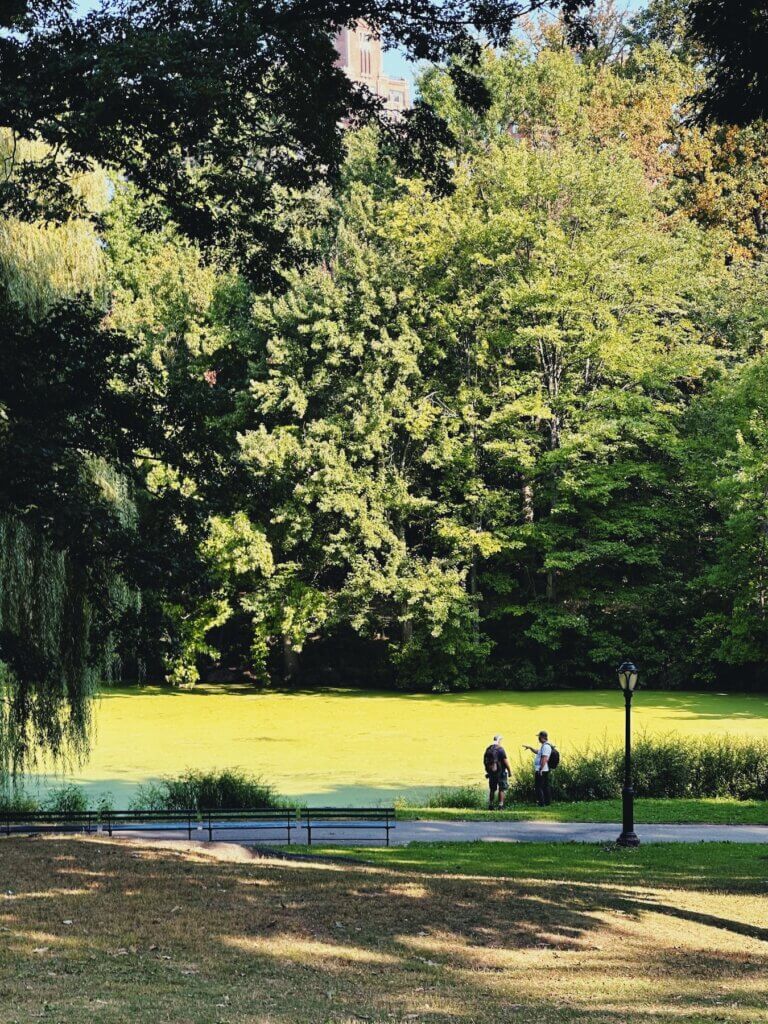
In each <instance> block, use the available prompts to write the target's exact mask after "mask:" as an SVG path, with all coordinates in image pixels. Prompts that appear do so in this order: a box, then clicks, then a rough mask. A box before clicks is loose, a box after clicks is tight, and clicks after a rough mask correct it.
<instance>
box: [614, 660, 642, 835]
mask: <svg viewBox="0 0 768 1024" xmlns="http://www.w3.org/2000/svg"><path fill="white" fill-rule="evenodd" d="M619 686H620V687H621V688H622V690H623V691H624V713H625V717H624V788H623V789H622V791H621V802H622V812H623V813H622V819H623V821H622V829H621V835H620V836H619V838H618V839H617V840H616V842H617V843H618V844H619V846H639V845H640V840H639V839H638V838H637V833H636V832H635V791H634V789H633V788H632V726H631V722H632V694H633V693H634V692H635V687H636V686H637V669H636V668H635V666H634V665H633V664H632V662H631V661H625V662H623V664H622V665H620V666H619Z"/></svg>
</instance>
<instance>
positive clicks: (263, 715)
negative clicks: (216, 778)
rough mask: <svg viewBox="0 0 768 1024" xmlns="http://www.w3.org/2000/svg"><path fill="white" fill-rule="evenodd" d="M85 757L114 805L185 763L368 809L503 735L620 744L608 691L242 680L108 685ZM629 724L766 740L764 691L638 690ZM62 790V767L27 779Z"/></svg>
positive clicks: (439, 777)
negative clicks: (444, 689) (414, 690)
mask: <svg viewBox="0 0 768 1024" xmlns="http://www.w3.org/2000/svg"><path fill="white" fill-rule="evenodd" d="M94 721H95V735H94V743H93V748H92V752H91V756H90V759H89V760H88V762H87V764H85V765H83V766H81V767H80V768H79V769H78V770H76V771H74V772H73V773H72V774H70V775H67V776H66V779H67V781H69V780H73V781H77V782H82V783H85V784H87V786H88V789H89V790H91V791H93V792H99V791H103V790H111V791H112V792H113V793H114V794H115V799H116V802H117V805H118V806H123V805H125V804H126V803H127V801H128V800H129V799H130V797H131V795H132V794H133V793H134V791H135V789H136V786H137V785H138V784H139V783H145V782H147V781H150V780H152V779H157V778H158V777H160V776H162V775H166V774H169V775H172V774H177V773H179V772H181V771H183V770H184V769H186V768H199V769H211V768H231V767H238V768H243V769H246V770H248V771H250V772H256V773H259V774H261V775H263V776H264V778H265V779H267V780H268V781H270V782H271V783H272V784H273V785H274V786H275V787H276V789H277V790H278V791H279V792H280V793H283V794H285V795H286V796H297V797H298V796H300V797H302V798H305V799H306V800H307V801H308V802H309V803H310V804H314V805H318V804H329V805H334V804H341V805H344V804H358V805H362V804H366V803H370V802H372V801H373V802H381V801H387V802H388V801H391V800H392V799H394V798H395V797H396V796H398V795H403V796H408V797H417V796H421V795H423V794H424V793H425V792H426V791H427V790H429V789H431V788H434V787H436V786H442V785H462V784H466V783H473V782H480V781H482V780H483V769H482V754H483V750H484V749H485V747H486V746H487V744H488V743H489V742H490V741H491V739H492V738H493V735H494V733H497V732H498V733H501V734H502V735H503V737H504V743H505V746H506V747H507V750H508V752H509V753H510V756H512V757H518V756H526V757H528V756H529V755H523V754H522V752H521V745H522V744H523V743H528V744H531V745H533V744H534V742H535V739H536V734H537V732H538V731H539V729H547V730H548V731H549V734H550V737H551V738H552V739H553V740H554V742H555V743H557V745H558V747H559V748H560V750H561V753H562V755H563V757H567V756H568V752H569V750H575V749H579V748H583V747H585V746H587V745H589V744H592V745H595V744H601V743H603V742H604V741H609V742H610V743H611V744H614V745H619V744H621V743H622V742H623V722H624V711H623V700H622V697H621V694H620V692H619V691H618V688H617V689H616V690H615V691H611V690H602V691H557V692H536V693H516V692H508V691H503V692H499V691H493V692H486V691H474V692H470V693H456V694H400V693H381V692H372V691H366V690H342V689H336V690H332V689H325V690H316V691H291V692H282V691H274V690H270V691H255V690H253V689H252V688H250V687H246V686H227V687H213V686H207V687H199V688H196V689H194V690H185V691H183V690H170V689H165V688H160V687H144V688H141V689H131V690H127V689H119V690H109V691H106V692H104V693H103V694H102V695H101V697H100V698H99V699H98V701H97V705H96V709H95V715H94ZM633 721H634V725H635V728H636V731H637V732H638V733H641V732H646V733H654V734H659V733H670V732H676V733H681V734H685V735H701V734H703V733H732V734H735V735H741V736H755V737H758V736H759V737H765V736H768V696H765V695H741V694H703V693H668V692H659V691H645V690H640V691H638V693H637V694H636V695H635V699H634V712H633ZM30 781H32V782H33V785H32V786H31V787H30V788H33V789H34V788H35V785H38V784H40V783H41V784H42V785H43V786H47V785H60V784H61V782H62V778H61V776H59V777H51V776H46V777H45V778H43V779H42V780H39V779H36V780H30Z"/></svg>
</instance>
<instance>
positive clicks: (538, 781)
mask: <svg viewBox="0 0 768 1024" xmlns="http://www.w3.org/2000/svg"><path fill="white" fill-rule="evenodd" d="M523 750H530V752H531V753H532V754H533V770H534V773H535V778H534V788H535V790H536V803H537V804H538V805H539V807H549V805H550V804H551V803H552V787H551V784H550V773H551V772H552V771H553V769H555V768H557V766H558V765H559V764H560V752H559V751H558V750H557V749H556V748H555V747H554V746H553V744H551V743H550V742H549V738H548V736H547V734H546V733H545V732H544V730H542V731H541V732H540V733H539V746H538V748H537V747H529V746H528V745H527V744H526V743H524V744H523Z"/></svg>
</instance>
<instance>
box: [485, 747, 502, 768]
mask: <svg viewBox="0 0 768 1024" xmlns="http://www.w3.org/2000/svg"><path fill="white" fill-rule="evenodd" d="M483 765H484V767H485V770H486V771H487V772H497V771H498V770H499V760H498V758H497V757H496V744H495V743H492V744H491V745H490V747H486V748H485V753H484V754H483Z"/></svg>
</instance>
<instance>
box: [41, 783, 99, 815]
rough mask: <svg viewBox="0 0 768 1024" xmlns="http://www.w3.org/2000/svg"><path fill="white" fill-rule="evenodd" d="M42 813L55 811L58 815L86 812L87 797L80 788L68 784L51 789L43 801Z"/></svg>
mask: <svg viewBox="0 0 768 1024" xmlns="http://www.w3.org/2000/svg"><path fill="white" fill-rule="evenodd" d="M42 809H43V810H44V811H56V812H57V813H59V814H80V813H84V812H85V811H87V810H88V797H87V796H86V794H85V793H84V792H83V790H82V788H81V787H80V786H76V785H75V784H74V783H69V784H68V785H66V786H60V787H59V788H58V789H52V790H51V791H50V792H49V793H48V795H47V797H46V798H45V800H44V801H43V805H42Z"/></svg>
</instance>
